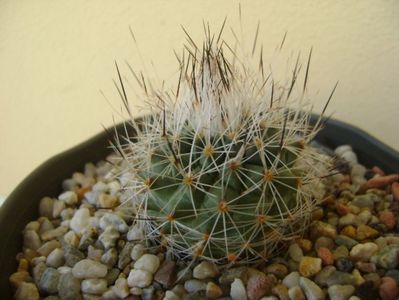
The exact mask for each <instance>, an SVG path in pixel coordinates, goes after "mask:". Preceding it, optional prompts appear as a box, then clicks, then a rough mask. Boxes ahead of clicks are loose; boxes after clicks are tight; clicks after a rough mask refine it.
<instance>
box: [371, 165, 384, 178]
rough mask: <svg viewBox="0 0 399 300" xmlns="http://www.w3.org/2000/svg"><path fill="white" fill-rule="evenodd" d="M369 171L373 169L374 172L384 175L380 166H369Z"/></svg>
mask: <svg viewBox="0 0 399 300" xmlns="http://www.w3.org/2000/svg"><path fill="white" fill-rule="evenodd" d="M371 171H373V172H374V173H375V174H378V175H381V176H385V172H384V171H383V170H382V169H381V168H380V167H377V166H374V167H372V168H371Z"/></svg>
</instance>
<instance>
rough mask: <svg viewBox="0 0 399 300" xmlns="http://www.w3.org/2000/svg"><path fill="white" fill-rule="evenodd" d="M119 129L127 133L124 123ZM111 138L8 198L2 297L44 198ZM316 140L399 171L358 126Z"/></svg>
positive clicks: (0, 220) (1, 251) (59, 159)
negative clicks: (26, 231)
mask: <svg viewBox="0 0 399 300" xmlns="http://www.w3.org/2000/svg"><path fill="white" fill-rule="evenodd" d="M316 118H317V117H316V116H314V117H313V118H312V121H313V122H314V121H315V120H316ZM117 131H118V132H120V133H121V134H123V125H122V124H120V125H118V126H117ZM111 132H113V130H111ZM110 138H112V137H110V136H109V133H107V132H103V133H100V134H98V135H96V136H94V137H93V138H91V139H89V140H88V141H86V142H84V143H82V144H80V145H78V146H76V147H74V148H72V149H69V150H67V151H65V152H63V153H61V154H58V155H56V156H54V157H53V158H51V159H49V160H48V161H46V162H45V163H43V164H42V165H41V166H39V167H38V168H37V169H36V170H34V171H33V172H32V173H31V174H29V175H28V176H27V177H26V178H25V179H24V181H22V182H21V183H20V184H19V185H18V186H17V187H16V188H15V190H14V191H13V192H12V193H11V195H10V196H9V197H8V198H7V199H6V201H5V202H4V204H3V206H2V207H1V210H0V234H1V235H0V236H1V237H0V239H1V243H0V270H1V275H0V277H1V280H0V296H1V297H0V299H11V298H12V295H13V294H12V289H11V287H10V285H9V283H8V278H9V276H10V275H11V274H12V273H13V272H15V270H16V268H17V262H16V259H15V257H16V255H17V253H18V252H19V251H20V249H21V246H22V236H21V231H22V230H23V228H24V226H25V225H26V223H28V222H29V221H31V220H34V219H36V218H37V217H38V204H39V201H40V199H41V198H42V197H44V196H54V197H56V196H57V195H58V194H59V193H60V192H61V182H62V180H64V179H65V178H68V177H70V176H71V174H72V173H73V172H75V171H79V170H82V169H83V166H84V164H85V163H86V162H97V161H99V160H101V159H104V158H105V157H106V156H107V154H109V153H110V152H111V150H110V147H109V141H108V140H109V139H110ZM316 140H317V141H318V142H320V143H321V144H323V145H325V146H328V147H330V148H335V147H337V146H339V145H342V144H350V145H352V147H353V148H354V150H355V152H356V153H357V155H358V157H359V160H360V162H361V163H363V164H364V165H365V166H367V167H372V166H374V165H377V166H379V167H380V168H382V169H383V170H384V171H385V172H387V173H394V172H395V173H398V172H399V153H398V152H396V151H395V150H393V149H392V148H390V147H388V146H386V145H384V144H383V143H381V142H379V141H378V140H376V139H375V138H373V137H371V136H370V135H368V134H367V133H365V132H364V131H362V130H360V129H358V128H356V127H353V126H350V125H348V124H345V123H342V122H340V121H336V120H329V121H328V122H327V123H326V127H325V128H324V129H323V130H322V131H321V132H320V133H319V134H318V136H317V138H316Z"/></svg>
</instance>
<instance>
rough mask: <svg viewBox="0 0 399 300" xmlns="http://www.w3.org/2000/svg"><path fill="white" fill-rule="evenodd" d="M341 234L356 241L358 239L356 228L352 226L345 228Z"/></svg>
mask: <svg viewBox="0 0 399 300" xmlns="http://www.w3.org/2000/svg"><path fill="white" fill-rule="evenodd" d="M340 233H341V234H343V235H346V236H347V237H350V238H352V239H354V238H355V237H356V228H355V227H354V226H352V225H348V226H345V227H344V228H343V229H342V230H341V232H340Z"/></svg>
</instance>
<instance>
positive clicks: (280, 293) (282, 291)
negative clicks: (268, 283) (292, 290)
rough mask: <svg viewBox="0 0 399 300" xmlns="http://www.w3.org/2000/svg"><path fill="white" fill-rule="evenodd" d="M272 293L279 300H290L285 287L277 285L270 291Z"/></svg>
mask: <svg viewBox="0 0 399 300" xmlns="http://www.w3.org/2000/svg"><path fill="white" fill-rule="evenodd" d="M272 293H273V294H274V295H276V296H277V297H278V299H280V300H290V296H289V295H288V289H287V287H286V286H285V285H282V284H278V285H276V286H275V287H273V289H272Z"/></svg>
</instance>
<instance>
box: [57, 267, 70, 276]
mask: <svg viewBox="0 0 399 300" xmlns="http://www.w3.org/2000/svg"><path fill="white" fill-rule="evenodd" d="M57 271H58V273H60V275H62V274H68V273H70V272H72V268H71V267H68V266H61V267H59V268H58V269H57Z"/></svg>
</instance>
